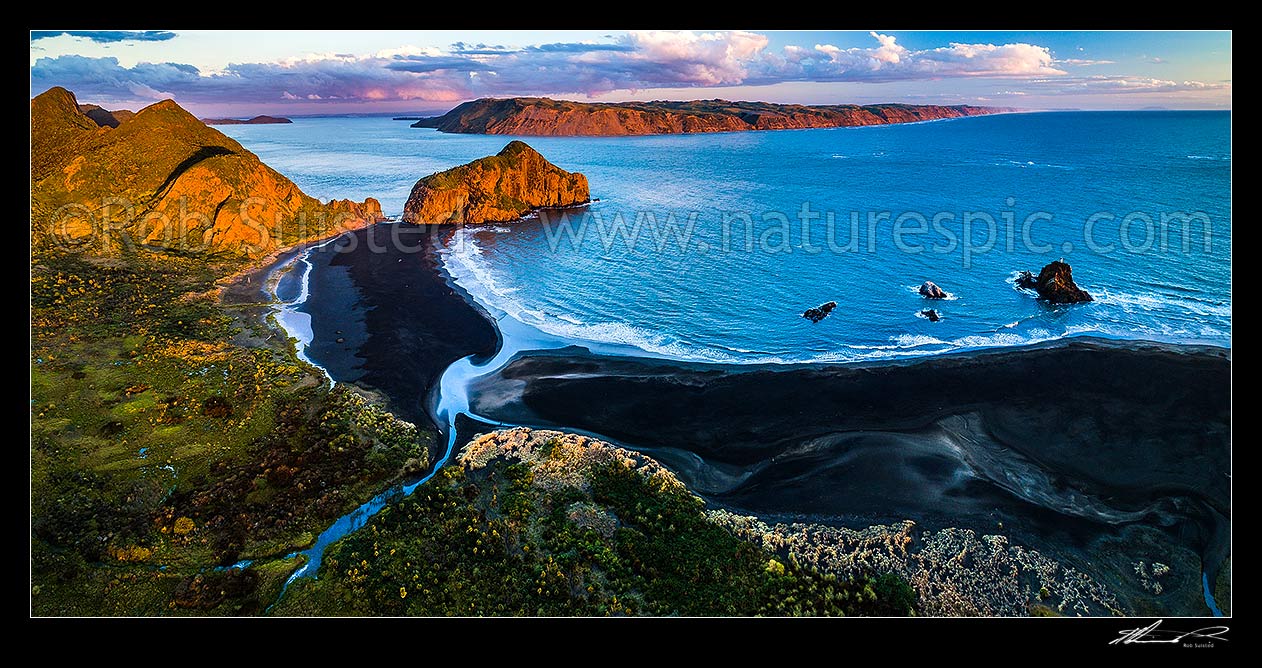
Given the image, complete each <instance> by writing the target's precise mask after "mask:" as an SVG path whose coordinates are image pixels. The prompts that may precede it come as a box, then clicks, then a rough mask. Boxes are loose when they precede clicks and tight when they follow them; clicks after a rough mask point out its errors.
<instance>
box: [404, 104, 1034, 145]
mask: <svg viewBox="0 0 1262 668" xmlns="http://www.w3.org/2000/svg"><path fill="white" fill-rule="evenodd" d="M1011 111H1016V110H1015V109H1010V108H1005V107H975V106H969V105H956V106H941V105H933V104H924V105H913V104H872V105H865V106H859V105H854V104H836V105H819V106H808V105H802V104H773V103H770V102H729V101H727V100H696V101H690V102H670V101H655V102H619V103H596V102H570V101H567V100H552V99H549V98H546V97H514V98H507V99H496V98H483V99H480V100H473V101H471V102H465V103H464V104H461V105H459V106H457V107H456V108H455V109H452V110H451V111H449V112H447V113H446V114H443V115H442V116H434V117H432V118H423V119H421V120H419V121H417V122H416V123H413V124H412V127H414V128H435V129H437V130H439V131H440V132H457V133H465V134H484V135H534V136H556V137H570V136H621V135H657V134H691V133H697V132H742V131H747V130H787V129H802V128H840V127H850V126H856V125H890V124H893V123H915V122H917V121H932V120H938V119H943V118H960V117H962V116H982V115H986V114H998V113H1005V112H1011Z"/></svg>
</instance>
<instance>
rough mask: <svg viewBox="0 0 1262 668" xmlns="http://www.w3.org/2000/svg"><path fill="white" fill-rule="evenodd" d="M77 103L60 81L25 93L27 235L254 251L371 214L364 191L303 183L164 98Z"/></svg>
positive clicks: (113, 247)
mask: <svg viewBox="0 0 1262 668" xmlns="http://www.w3.org/2000/svg"><path fill="white" fill-rule="evenodd" d="M85 106H87V105H85ZM88 111H89V112H91V113H93V114H94V117H93V118H89V116H87V115H86V114H85V113H84V112H82V111H81V108H80V107H79V105H78V104H77V101H76V100H75V97H74V95H73V94H72V93H71V92H70V91H67V90H65V89H63V88H53V89H50V90H49V91H47V92H45V93H43V94H41V95H39V96H38V97H36V98H34V99H32V100H31V153H32V155H31V182H32V187H31V199H32V214H31V224H32V232H33V239H32V243H35V244H56V243H68V242H69V243H77V244H81V245H83V247H84V248H85V249H93V250H96V251H99V252H102V253H112V252H118V251H120V250H125V249H128V248H146V247H148V248H159V249H167V250H176V251H180V252H186V253H193V254H204V255H225V256H237V255H239V256H246V257H262V256H265V255H267V254H269V253H271V252H273V251H275V250H276V249H278V248H281V247H284V246H288V245H292V244H294V243H298V242H301V241H304V240H308V239H314V238H319V237H323V236H327V235H329V234H331V233H334V232H336V231H337V230H340V229H354V228H356V227H362V226H363V225H365V224H368V223H370V222H374V221H377V220H380V219H382V215H381V205H380V204H379V203H378V202H377V201H376V200H374V199H372V198H369V199H367V200H365V201H364V202H362V203H359V202H350V201H348V200H341V201H336V202H331V203H329V204H322V203H321V202H320V201H319V200H317V199H315V198H313V197H310V196H308V195H306V194H305V193H303V192H302V190H300V189H299V188H298V187H297V186H296V185H294V184H293V182H291V181H290V180H289V179H287V178H285V177H284V176H282V175H281V174H279V173H278V172H276V171H275V170H273V169H272V168H270V167H268V166H267V165H265V164H263V163H262V161H260V160H259V159H258V157H257V156H255V155H254V154H253V153H250V152H249V151H247V150H245V149H244V148H242V147H241V145H240V144H238V143H237V142H236V141H234V140H232V139H231V138H229V137H227V136H226V135H224V134H223V133H221V132H219V131H218V130H215V129H213V128H209V127H207V126H206V125H205V124H204V123H202V122H201V121H200V120H198V119H197V118H195V117H194V116H193V115H192V114H189V113H188V112H187V111H185V110H184V109H182V108H181V107H180V106H179V105H177V104H176V103H175V102H174V101H171V100H163V101H162V102H158V103H156V104H153V105H150V106H148V107H145V108H144V109H142V110H140V111H139V112H138V113H136V114H135V115H134V116H130V115H129V114H130V112H107V111H105V110H102V109H99V108H95V109H94V108H92V107H88ZM98 121H99V122H101V123H103V124H98ZM111 125H113V126H114V127H111Z"/></svg>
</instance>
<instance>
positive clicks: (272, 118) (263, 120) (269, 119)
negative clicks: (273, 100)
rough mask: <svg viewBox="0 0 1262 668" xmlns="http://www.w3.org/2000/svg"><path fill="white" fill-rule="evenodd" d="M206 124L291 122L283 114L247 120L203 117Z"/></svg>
mask: <svg viewBox="0 0 1262 668" xmlns="http://www.w3.org/2000/svg"><path fill="white" fill-rule="evenodd" d="M202 122H203V123H205V124H206V125H272V124H275V123H293V121H291V120H289V119H288V118H285V117H283V116H255V117H254V118H251V119H249V120H242V119H240V118H203V119H202Z"/></svg>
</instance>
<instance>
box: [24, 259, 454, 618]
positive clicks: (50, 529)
mask: <svg viewBox="0 0 1262 668" xmlns="http://www.w3.org/2000/svg"><path fill="white" fill-rule="evenodd" d="M227 273H229V267H227V266H224V265H219V264H215V263H213V262H207V261H206V260H203V259H196V258H183V257H177V256H172V255H166V254H162V253H140V254H135V255H125V256H123V257H122V258H114V259H100V258H86V257H83V256H78V255H63V254H51V253H42V254H38V255H37V256H36V257H33V259H32V276H31V299H32V320H31V325H32V331H31V335H32V338H31V485H32V489H31V503H32V509H31V512H32V517H31V520H32V535H31V550H32V563H31V575H32V581H33V586H32V605H33V611H34V613H35V614H37V615H45V614H89V615H94V614H179V613H181V612H185V611H196V612H198V613H199V614H207V613H210V614H245V613H251V612H257V611H260V610H261V609H262V607H265V605H266V603H270V600H271V598H274V596H275V594H276V593H278V592H279V583H281V582H283V580H284V578H285V577H286V576H287V575H288V573H289V572H290V571H291V570H292V569H293V568H295V567H297V565H298V564H297V562H296V561H293V560H288V561H286V560H283V559H278V557H283V556H284V555H285V554H287V553H288V552H290V551H292V550H293V549H295V548H297V547H299V546H303V545H306V544H309V543H310V542H311V541H312V539H313V536H314V534H315V533H318V532H319V531H320V530H322V529H323V528H324V527H325V526H327V525H328V523H329V522H331V521H332V519H334V518H336V517H337V516H339V515H341V514H342V513H344V512H346V511H347V510H348V509H350V508H352V507H354V506H355V505H357V504H359V503H361V502H363V501H364V500H366V499H367V498H369V497H371V496H372V495H373V494H376V493H377V492H379V491H380V490H381V489H382V488H384V487H385V486H386V485H387V484H388V482H389V481H390V480H392V479H394V478H396V477H398V476H399V475H400V473H402V472H405V471H409V470H417V469H422V468H424V467H425V466H426V463H427V461H428V449H429V447H431V446H432V439H433V435H432V434H431V433H430V432H428V431H419V430H418V429H417V428H416V427H415V426H413V425H410V424H408V423H404V422H401V421H398V420H396V419H395V418H394V417H393V416H391V415H389V414H388V413H385V412H384V411H382V410H381V409H379V408H376V407H375V406H372V405H369V404H367V403H366V402H365V401H364V400H363V399H362V398H361V397H360V396H359V395H357V394H354V393H352V392H350V391H348V390H345V389H342V388H339V389H337V390H336V391H332V392H330V391H328V390H327V389H326V388H325V387H324V386H322V385H321V383H320V380H319V377H318V376H316V375H315V374H314V373H313V370H312V369H310V368H309V367H306V366H305V365H303V364H301V363H298V362H297V361H296V360H295V358H294V357H293V355H292V352H291V351H290V349H289V345H288V343H287V342H280V341H278V340H277V339H273V342H271V343H270V344H269V343H267V342H266V341H264V339H263V338H262V337H261V336H260V334H262V332H257V331H252V330H253V328H254V327H255V324H254V323H255V322H256V316H257V314H258V309H257V307H251V308H247V309H246V311H245V312H240V313H238V312H233V311H230V310H228V309H226V308H224V307H223V306H221V305H219V304H218V302H217V301H216V300H215V298H214V297H213V296H212V295H213V292H212V288H213V287H214V278H215V277H216V276H220V275H224V274H227ZM247 557H248V558H255V559H260V558H262V559H267V558H271V559H273V561H262V562H259V563H256V564H255V565H254V566H252V567H250V568H249V569H246V570H244V571H242V570H240V569H233V570H214V567H216V566H225V565H228V564H231V563H233V562H235V561H236V560H237V559H239V558H247Z"/></svg>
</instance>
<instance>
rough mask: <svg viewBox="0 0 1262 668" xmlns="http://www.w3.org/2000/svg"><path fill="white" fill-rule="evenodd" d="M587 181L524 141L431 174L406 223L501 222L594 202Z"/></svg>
mask: <svg viewBox="0 0 1262 668" xmlns="http://www.w3.org/2000/svg"><path fill="white" fill-rule="evenodd" d="M590 199H591V198H590V195H589V193H588V189H587V177H586V176H583V175H582V174H579V173H577V172H567V171H565V170H564V169H561V168H560V167H557V166H556V165H554V164H552V163H550V162H548V160H547V159H546V158H544V157H543V156H542V155H540V154H539V152H538V151H536V150H534V149H533V148H530V147H529V146H527V145H526V144H525V143H524V142H520V141H514V142H509V144H508V145H507V146H505V147H504V149H503V150H502V151H500V152H499V153H498V154H496V155H493V156H490V157H486V158H481V159H478V160H474V161H473V162H471V163H469V164H467V165H461V166H459V167H454V168H452V169H449V170H447V171H445V172H439V173H437V174H431V175H430V176H427V177H425V178H423V179H421V180H420V181H417V183H416V185H415V186H413V187H412V194H411V195H409V196H408V201H407V204H406V205H404V207H403V220H404V221H405V222H409V223H414V224H439V223H502V222H510V221H514V220H517V219H519V218H521V217H522V216H525V215H526V214H528V213H530V212H531V211H534V210H537V209H544V208H552V207H566V206H576V205H579V204H585V203H587V202H588V201H590Z"/></svg>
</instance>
